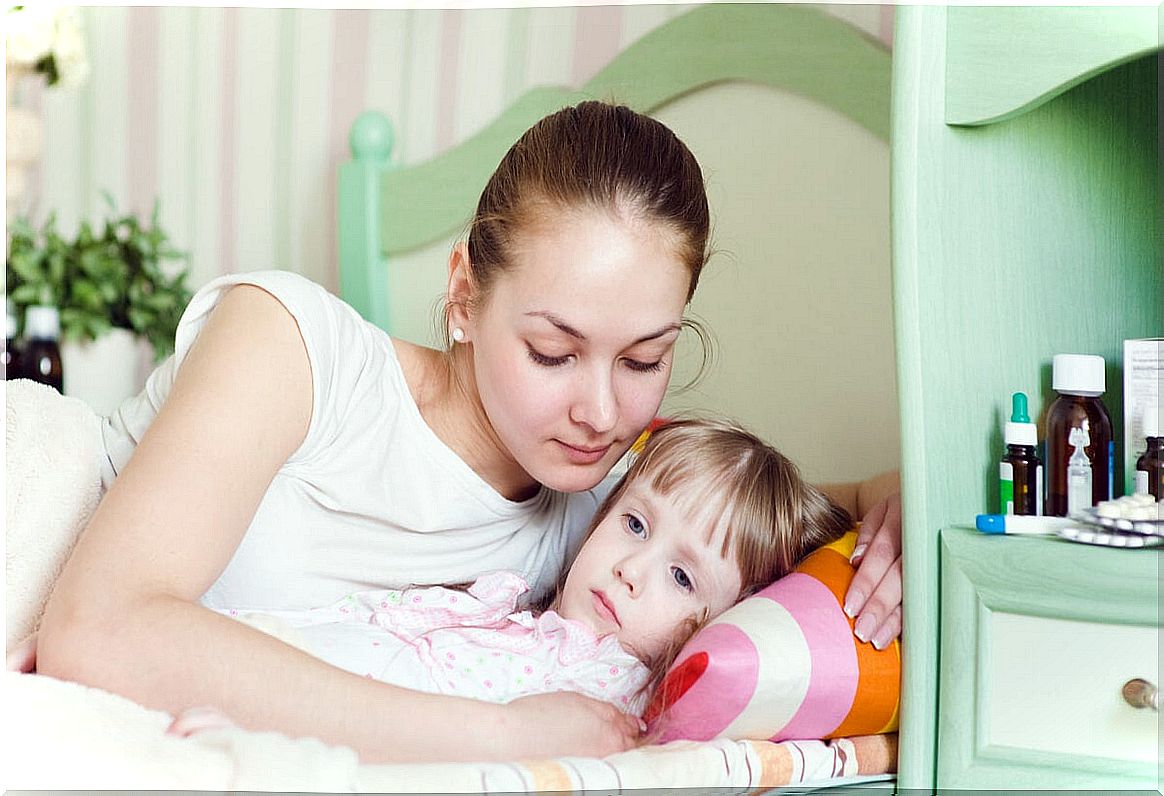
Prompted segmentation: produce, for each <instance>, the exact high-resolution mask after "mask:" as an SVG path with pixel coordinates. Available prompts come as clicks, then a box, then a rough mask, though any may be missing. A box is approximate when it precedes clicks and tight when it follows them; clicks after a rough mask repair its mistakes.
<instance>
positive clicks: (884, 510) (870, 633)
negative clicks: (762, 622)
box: [820, 470, 902, 649]
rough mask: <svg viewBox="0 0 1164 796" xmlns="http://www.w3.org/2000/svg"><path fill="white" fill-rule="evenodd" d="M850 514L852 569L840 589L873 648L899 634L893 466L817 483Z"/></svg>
mask: <svg viewBox="0 0 1164 796" xmlns="http://www.w3.org/2000/svg"><path fill="white" fill-rule="evenodd" d="M820 489H821V491H823V492H824V493H825V494H826V495H828V496H829V498H830V499H832V500H833V501H834V502H836V503H838V504H839V505H841V506H844V507H845V508H846V509H847V510H848V511H849V512H850V513H851V514H853V516H856V517H861V518H862V520H861V528H860V530H859V531H858V534H857V544H856V546H855V547H854V548H853V556H852V562H853V563H854V564H856V565H857V573H856V574H855V575H854V576H853V582H852V583H851V584H849V591H848V593H847V594H846V595H845V613H847V614H848V615H849V616H851V617H855V618H856V623H855V625H854V632H855V633H856V635H857V638H859V639H861V640H862V641H871V642H873V645H874V646H875V647H877V648H878V649H882V648H884V647H886V646H887V645H888V644H889V643H890V642H891V641H892V640H893V639H895V638H897V637H898V636H899V635H901V627H902V606H901V595H902V580H901V486H900V474H899V473H898V472H897V471H896V470H892V471H889V472H885V473H879V474H878V475H875V476H873V477H872V478H868V479H866V480H865V481H861V482H860V483H855V484H828V485H824V486H821V487H820Z"/></svg>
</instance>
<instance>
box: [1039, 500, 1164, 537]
mask: <svg viewBox="0 0 1164 796" xmlns="http://www.w3.org/2000/svg"><path fill="white" fill-rule="evenodd" d="M1071 519H1072V520H1075V521H1076V522H1078V523H1079V524H1078V525H1071V526H1067V527H1065V528H1060V529H1059V530H1058V531H1057V532H1056V533H1057V534H1058V535H1059V536H1060V537H1062V538H1064V539H1069V540H1070V541H1072V542H1081V543H1083V544H1094V545H1102V546H1104V547H1157V546H1159V545H1164V503H1162V502H1158V501H1157V500H1156V499H1155V498H1153V497H1152V496H1151V495H1127V496H1126V497H1122V498H1118V499H1117V500H1105V501H1103V502H1101V503H1100V504H1099V505H1098V506H1095V507H1093V508H1089V509H1084V510H1083V511H1077V512H1075V513H1074V514H1072V515H1071Z"/></svg>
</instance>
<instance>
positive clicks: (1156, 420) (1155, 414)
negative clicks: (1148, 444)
mask: <svg viewBox="0 0 1164 796" xmlns="http://www.w3.org/2000/svg"><path fill="white" fill-rule="evenodd" d="M1140 428H1142V429H1143V430H1144V436H1145V437H1158V436H1160V407H1158V406H1156V405H1155V404H1152V405H1150V406H1146V407H1144V417H1143V419H1142V420H1141V421H1140Z"/></svg>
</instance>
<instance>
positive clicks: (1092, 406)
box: [1046, 395, 1115, 517]
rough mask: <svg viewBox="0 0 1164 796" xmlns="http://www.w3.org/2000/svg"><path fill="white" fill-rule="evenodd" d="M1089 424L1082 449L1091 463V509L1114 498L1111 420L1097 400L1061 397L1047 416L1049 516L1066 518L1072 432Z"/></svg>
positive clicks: (1080, 396)
mask: <svg viewBox="0 0 1164 796" xmlns="http://www.w3.org/2000/svg"><path fill="white" fill-rule="evenodd" d="M1084 421H1086V422H1087V429H1086V430H1087V435H1088V437H1089V438H1090V441H1089V444H1088V445H1086V446H1085V447H1084V449H1083V452H1084V454H1086V456H1087V458H1088V460H1089V461H1090V462H1091V505H1092V506H1094V505H1095V504H1097V503H1099V502H1100V501H1101V500H1108V499H1110V498H1111V482H1112V472H1111V468H1112V463H1113V460H1114V459H1115V454H1114V452H1113V449H1112V439H1111V417H1110V416H1109V415H1108V413H1107V407H1105V406H1104V405H1103V402H1102V401H1100V400H1099V398H1098V397H1093V396H1083V395H1060V396H1059V397H1058V398H1056V399H1055V401H1054V403H1052V404H1051V408H1050V410H1049V411H1048V412H1047V502H1046V507H1047V514H1050V515H1053V516H1056V517H1066V516H1067V505H1068V501H1067V466H1068V461H1069V460H1070V458H1071V454H1072V452H1073V446H1072V445H1070V444H1069V443H1068V438H1069V435H1070V434H1071V430H1072V429H1076V428H1082V427H1083V423H1084Z"/></svg>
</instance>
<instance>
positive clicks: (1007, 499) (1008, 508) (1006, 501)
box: [998, 462, 1014, 514]
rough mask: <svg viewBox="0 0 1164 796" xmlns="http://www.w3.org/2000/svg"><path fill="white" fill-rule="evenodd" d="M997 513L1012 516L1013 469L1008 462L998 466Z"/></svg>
mask: <svg viewBox="0 0 1164 796" xmlns="http://www.w3.org/2000/svg"><path fill="white" fill-rule="evenodd" d="M998 511H999V513H1000V514H1014V467H1012V466H1011V464H1010V462H1000V463H999V465H998Z"/></svg>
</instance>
